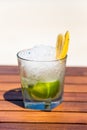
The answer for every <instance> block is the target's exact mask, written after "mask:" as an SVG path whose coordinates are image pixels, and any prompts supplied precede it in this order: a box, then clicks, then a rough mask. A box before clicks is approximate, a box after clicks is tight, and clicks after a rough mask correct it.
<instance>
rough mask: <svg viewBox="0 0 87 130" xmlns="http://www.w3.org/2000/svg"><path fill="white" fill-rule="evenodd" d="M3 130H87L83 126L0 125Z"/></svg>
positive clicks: (42, 124) (86, 126)
mask: <svg viewBox="0 0 87 130" xmlns="http://www.w3.org/2000/svg"><path fill="white" fill-rule="evenodd" d="M0 128H1V130H87V125H82V124H53V123H50V124H48V123H0Z"/></svg>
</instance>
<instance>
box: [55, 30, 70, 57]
mask: <svg viewBox="0 0 87 130" xmlns="http://www.w3.org/2000/svg"><path fill="white" fill-rule="evenodd" d="M69 40H70V36H69V32H68V31H67V32H66V33H65V35H64V37H63V35H62V34H59V35H58V37H57V43H56V59H62V58H64V57H65V56H66V55H67V51H68V46H69Z"/></svg>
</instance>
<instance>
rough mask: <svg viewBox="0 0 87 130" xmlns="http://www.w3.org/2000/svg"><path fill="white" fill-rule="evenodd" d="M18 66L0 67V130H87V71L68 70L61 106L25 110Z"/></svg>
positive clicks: (86, 69)
mask: <svg viewBox="0 0 87 130" xmlns="http://www.w3.org/2000/svg"><path fill="white" fill-rule="evenodd" d="M20 87H21V85H20V78H19V72H18V68H17V66H0V130H87V68H86V67H85V68H84V67H83V68H82V67H67V69H66V76H65V86H64V87H65V89H64V101H63V103H62V104H61V105H60V106H58V107H56V108H55V109H53V110H52V111H51V112H43V111H34V110H30V109H24V106H23V101H22V94H21V89H20Z"/></svg>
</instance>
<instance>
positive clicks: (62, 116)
mask: <svg viewBox="0 0 87 130" xmlns="http://www.w3.org/2000/svg"><path fill="white" fill-rule="evenodd" d="M0 122H31V123H34V122H36V123H38V122H39V123H42V122H43V123H45V122H46V123H72V124H73V123H80V124H84V123H86V124H87V113H79V112H78V113H77V112H72V113H70V112H63V113H62V112H39V111H37V112H36V111H33V112H31V111H27V112H26V111H22V112H21V111H20V112H19V111H15V112H14V111H0Z"/></svg>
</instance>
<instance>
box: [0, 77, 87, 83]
mask: <svg viewBox="0 0 87 130" xmlns="http://www.w3.org/2000/svg"><path fill="white" fill-rule="evenodd" d="M12 82H13V83H19V82H20V77H19V75H0V83H12ZM65 84H87V76H85V77H82V76H66V77H65Z"/></svg>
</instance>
